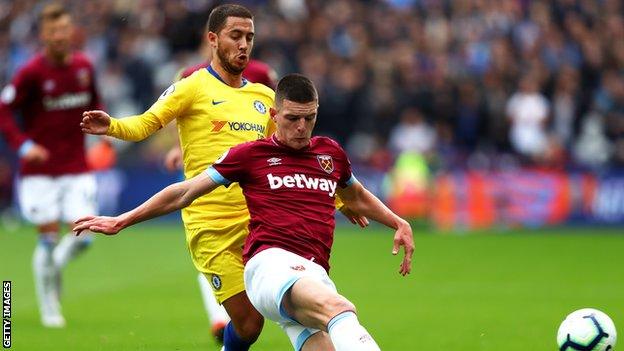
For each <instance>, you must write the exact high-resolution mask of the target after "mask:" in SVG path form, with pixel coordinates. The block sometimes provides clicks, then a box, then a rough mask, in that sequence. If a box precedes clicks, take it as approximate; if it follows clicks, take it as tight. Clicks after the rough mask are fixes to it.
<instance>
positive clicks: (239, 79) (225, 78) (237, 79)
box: [210, 60, 243, 88]
mask: <svg viewBox="0 0 624 351" xmlns="http://www.w3.org/2000/svg"><path fill="white" fill-rule="evenodd" d="M210 67H212V69H213V70H214V71H215V72H216V73H217V74H218V75H219V77H218V78H220V79H221V81H222V82H223V83H225V84H227V85H229V86H231V87H233V88H240V87H241V86H243V75H242V73H241V74H232V73H230V72H228V71H226V70H225V68H223V66H222V65H221V63H220V62H218V61H216V60H212V62H211V63H210Z"/></svg>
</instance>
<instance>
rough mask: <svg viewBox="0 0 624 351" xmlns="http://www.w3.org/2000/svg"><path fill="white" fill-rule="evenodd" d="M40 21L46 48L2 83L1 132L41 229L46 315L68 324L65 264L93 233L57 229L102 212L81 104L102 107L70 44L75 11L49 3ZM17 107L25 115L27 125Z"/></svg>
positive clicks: (26, 208)
mask: <svg viewBox="0 0 624 351" xmlns="http://www.w3.org/2000/svg"><path fill="white" fill-rule="evenodd" d="M39 25H40V39H41V42H42V43H43V50H42V52H41V53H39V54H37V55H36V56H35V57H33V58H32V59H30V61H28V63H26V64H25V66H24V67H22V68H21V69H20V70H19V71H18V72H17V74H16V75H15V77H14V78H13V80H12V82H11V83H10V84H9V85H8V86H6V87H5V88H4V89H3V91H2V95H1V101H0V131H2V134H3V135H4V137H5V138H6V140H7V141H8V143H9V145H10V146H11V147H12V148H13V149H15V150H16V151H17V153H18V155H19V157H20V171H19V174H20V179H19V185H18V196H19V202H20V207H21V210H22V213H23V215H24V217H25V218H26V219H27V220H29V221H30V222H32V223H34V224H36V225H37V230H38V232H39V243H38V244H37V246H36V248H35V253H34V256H33V270H34V276H35V288H36V291H37V299H38V302H39V309H40V313H41V322H42V323H43V325H44V326H46V327H63V326H64V325H65V319H64V317H63V314H62V312H61V306H60V301H59V297H60V290H61V270H62V269H63V267H64V266H65V265H66V264H67V263H68V262H69V261H70V260H71V259H72V258H74V257H75V256H76V255H77V254H78V253H80V252H81V251H83V250H84V249H85V248H86V247H88V246H89V243H90V237H89V236H88V235H87V236H85V237H84V238H77V237H75V236H73V235H65V236H63V238H62V239H61V240H60V242H59V233H60V230H61V222H65V223H72V222H73V221H74V220H76V219H77V218H79V217H81V216H84V215H85V214H87V213H91V212H93V211H96V203H95V201H96V199H95V192H96V184H95V179H94V177H93V175H92V174H91V173H89V167H88V165H87V161H86V156H85V136H84V134H83V133H82V131H81V130H80V126H79V123H80V120H81V119H82V111H84V110H85V109H89V108H101V106H100V101H99V97H98V93H97V91H96V87H95V81H94V79H95V73H94V70H93V67H92V65H91V63H90V62H89V60H88V59H87V58H86V56H85V55H84V54H82V53H80V52H75V51H73V50H72V45H71V44H72V43H71V38H72V34H73V24H72V19H71V16H70V14H69V12H67V10H66V9H65V8H63V7H62V6H61V5H59V4H49V5H47V6H45V7H44V8H43V10H42V12H41V16H40V21H39ZM15 113H19V114H20V115H21V117H22V119H23V130H21V129H20V128H19V127H18V125H17V123H16V121H15V119H14V114H15Z"/></svg>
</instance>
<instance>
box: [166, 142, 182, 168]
mask: <svg viewBox="0 0 624 351" xmlns="http://www.w3.org/2000/svg"><path fill="white" fill-rule="evenodd" d="M165 168H167V170H168V171H169V172H174V171H177V170H179V169H182V150H181V149H180V147H179V146H174V147H172V148H171V150H169V152H167V155H165Z"/></svg>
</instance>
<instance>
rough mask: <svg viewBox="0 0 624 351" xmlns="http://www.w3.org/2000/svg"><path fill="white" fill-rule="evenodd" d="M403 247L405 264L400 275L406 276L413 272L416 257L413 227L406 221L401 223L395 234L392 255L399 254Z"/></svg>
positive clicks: (402, 264) (402, 263)
mask: <svg viewBox="0 0 624 351" xmlns="http://www.w3.org/2000/svg"><path fill="white" fill-rule="evenodd" d="M401 246H403V250H404V251H405V256H404V257H403V262H401V268H400V269H399V273H400V274H401V275H403V276H405V275H407V274H409V273H410V272H411V271H412V256H413V255H414V236H413V235H412V227H410V225H409V223H407V222H405V221H403V223H401V225H400V226H399V228H398V229H397V231H396V233H395V234H394V245H393V247H392V254H393V255H396V254H398V253H399V248H400V247H401Z"/></svg>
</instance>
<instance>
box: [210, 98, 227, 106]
mask: <svg viewBox="0 0 624 351" xmlns="http://www.w3.org/2000/svg"><path fill="white" fill-rule="evenodd" d="M224 102H225V100H221V101H214V99H213V100H212V104H213V105H218V104H222V103H224Z"/></svg>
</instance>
